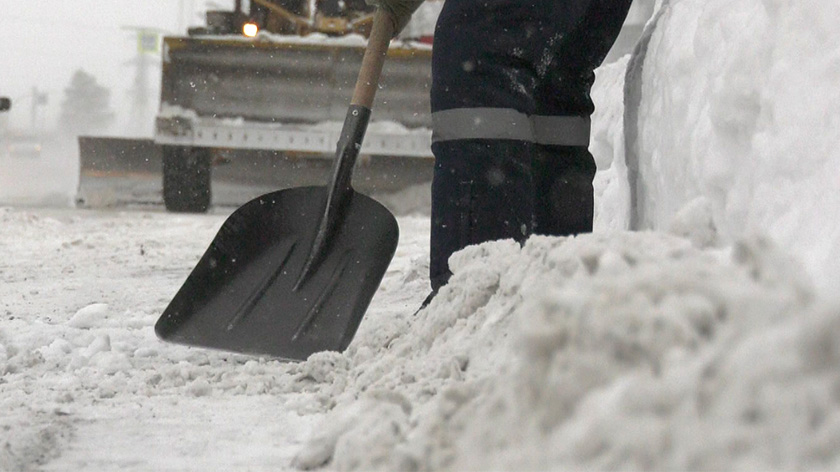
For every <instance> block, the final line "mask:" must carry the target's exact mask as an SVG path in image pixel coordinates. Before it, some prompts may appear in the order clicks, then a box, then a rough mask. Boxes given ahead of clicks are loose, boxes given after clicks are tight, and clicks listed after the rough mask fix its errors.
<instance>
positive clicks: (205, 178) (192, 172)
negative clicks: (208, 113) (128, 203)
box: [163, 146, 210, 213]
mask: <svg viewBox="0 0 840 472" xmlns="http://www.w3.org/2000/svg"><path fill="white" fill-rule="evenodd" d="M163 203H164V205H165V206H166V209H167V210H169V211H173V212H180V213H204V212H206V211H207V209H208V208H209V207H210V150H209V149H206V148H190V147H178V146H164V147H163Z"/></svg>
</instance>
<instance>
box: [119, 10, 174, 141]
mask: <svg viewBox="0 0 840 472" xmlns="http://www.w3.org/2000/svg"><path fill="white" fill-rule="evenodd" d="M122 29H124V30H129V31H133V32H134V33H135V34H136V36H137V55H136V56H135V57H134V59H132V60H131V61H128V62H127V63H126V65H133V66H134V70H135V73H134V85H133V86H132V88H131V90H130V91H129V93H130V94H131V111H130V114H129V122H128V128H129V129H128V130H127V131H128V133H129V134H132V135H143V134H145V132H146V131H148V130H149V129H150V127H151V126H152V118H151V114H150V113H149V106H150V103H151V102H152V100H151V98H152V97H151V91H150V89H149V75H150V69H152V67H153V66H157V65H159V63H160V60H159V56H160V49H161V48H160V43H161V37H162V36H163V34H165V33H166V32H165V31H163V30H159V29H156V28H147V27H143V26H124V27H123V28H122Z"/></svg>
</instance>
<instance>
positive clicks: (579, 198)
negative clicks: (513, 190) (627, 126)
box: [533, 0, 631, 236]
mask: <svg viewBox="0 0 840 472" xmlns="http://www.w3.org/2000/svg"><path fill="white" fill-rule="evenodd" d="M630 3H631V0H592V1H590V2H589V3H588V5H586V8H585V10H584V11H583V12H582V16H581V17H580V19H579V21H578V22H577V23H576V24H574V25H573V26H572V27H571V29H570V31H569V32H566V33H565V34H562V32H555V33H549V34H548V35H547V36H548V40H547V41H546V43H545V47H544V49H543V52H542V55H543V57H545V58H546V60H545V61H544V63H545V64H546V67H545V68H544V69H542V71H541V73H540V74H539V79H540V85H539V86H538V88H537V94H536V104H537V105H536V108H537V112H536V114H537V117H538V118H537V121H536V123H537V124H538V125H539V124H540V123H543V124H545V126H543V127H542V128H541V129H540V131H539V132H538V133H537V134H538V136H542V137H543V138H542V139H541V140H540V142H539V143H538V145H537V150H536V152H535V153H534V162H533V166H534V180H535V186H536V188H535V192H536V196H535V198H536V204H535V213H534V232H535V233H538V234H546V235H555V236H565V235H571V234H578V233H585V232H590V231H592V221H593V215H594V192H593V188H592V180H593V179H594V177H595V170H596V169H595V160H594V159H593V157H592V155H591V154H590V153H589V150H588V143H589V130H588V125H587V126H585V127H584V126H581V129H580V130H579V134H578V135H577V136H576V138H575V139H576V140H577V142H566V143H565V144H571V145H560V144H558V143H557V142H556V141H557V139H556V137H558V136H559V137H560V138H565V137H567V135H568V134H569V129H570V127H569V126H563V122H562V121H558V120H562V119H567V120H568V119H573V118H574V117H577V118H578V119H579V120H584V121H585V122H587V123H588V120H589V116H590V115H591V114H592V112H593V110H594V106H593V104H592V100H591V98H590V90H591V88H592V84H593V82H594V81H595V74H594V70H595V68H597V67H598V66H599V65H600V64H601V62H603V60H604V57H606V55H607V53H608V52H609V50H610V48H611V47H612V45H613V43H614V42H615V39H616V38H617V37H618V33H619V32H620V31H621V27H622V25H623V23H624V20H625V18H626V16H627V11H628V10H629V8H630ZM557 14H559V15H562V14H564V12H561V11H558V12H557ZM557 23H559V21H556V22H554V23H553V24H557ZM556 124H559V125H560V126H554V125H556ZM583 128H585V135H584V134H583V133H584V129H583Z"/></svg>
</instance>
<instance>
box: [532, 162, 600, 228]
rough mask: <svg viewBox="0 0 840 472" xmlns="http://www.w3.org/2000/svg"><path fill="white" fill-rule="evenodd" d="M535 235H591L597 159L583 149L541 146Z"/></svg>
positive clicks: (535, 166)
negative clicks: (593, 181)
mask: <svg viewBox="0 0 840 472" xmlns="http://www.w3.org/2000/svg"><path fill="white" fill-rule="evenodd" d="M533 171H534V183H535V192H536V195H535V197H534V199H535V205H534V233H535V234H543V235H549V236H568V235H573V234H579V233H589V232H592V220H593V216H594V206H595V205H594V190H593V188H592V180H593V179H594V178H595V160H594V159H593V158H592V155H591V154H590V153H589V150H587V149H586V148H584V147H568V146H539V151H538V152H537V153H536V154H535V156H534V159H533Z"/></svg>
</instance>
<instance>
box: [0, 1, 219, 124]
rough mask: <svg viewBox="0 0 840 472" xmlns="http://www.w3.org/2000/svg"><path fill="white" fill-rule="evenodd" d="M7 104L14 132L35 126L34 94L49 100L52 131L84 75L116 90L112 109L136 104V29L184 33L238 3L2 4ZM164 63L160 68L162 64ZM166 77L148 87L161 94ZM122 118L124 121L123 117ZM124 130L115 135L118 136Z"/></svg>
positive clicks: (0, 84)
mask: <svg viewBox="0 0 840 472" xmlns="http://www.w3.org/2000/svg"><path fill="white" fill-rule="evenodd" d="M0 3H2V15H0V61H2V65H0V96H8V97H11V98H12V100H13V101H14V103H13V109H12V113H10V115H9V117H8V118H9V120H10V122H11V126H13V127H28V126H30V122H31V120H30V109H31V106H32V102H31V96H32V88H33V87H37V88H38V89H39V90H40V91H43V92H46V93H47V94H48V105H47V111H48V113H47V114H46V120H45V121H46V127H47V128H50V127H51V126H53V124H54V121H55V117H56V116H57V114H58V109H59V106H60V103H61V101H62V100H63V93H64V92H63V91H64V88H65V87H67V85H68V84H69V82H70V77H71V76H72V74H73V72H74V71H76V70H77V69H79V68H82V69H84V70H85V71H86V72H88V73H90V74H92V75H94V76H95V77H96V79H97V81H98V82H99V83H100V84H102V85H104V86H106V87H108V88H109V89H111V103H112V107H114V108H118V107H124V106H126V103H128V101H129V96H128V91H129V90H130V89H131V87H132V86H133V81H134V74H135V69H134V67H133V66H131V65H129V64H128V62H129V61H131V59H132V58H134V57H136V55H137V37H136V33H135V32H133V31H131V30H129V29H126V28H131V27H136V26H142V27H152V28H159V29H162V30H166V31H170V32H173V33H176V32H183V31H185V30H186V27H187V26H189V25H198V24H203V23H204V19H203V12H204V10H205V9H206V8H207V7H210V8H213V6H214V5H216V6H222V7H224V8H228V7H229V6H231V5H232V4H233V0H107V1H104V0H37V1H32V2H30V1H10V0H4V1H2V2H0ZM155 62H159V61H157V60H156V61H155ZM158 73H159V69H155V70H154V71H153V73H152V74H151V77H150V81H149V82H150V83H149V87H150V88H151V89H153V90H154V91H155V93H157V90H159V84H158V83H157V82H158V80H154V79H156V78H157V75H158ZM118 115H119V113H118ZM118 128H119V124H117V126H116V127H115V129H113V130H112V131H113V132H114V134H119V131H120V130H119V129H118Z"/></svg>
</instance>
